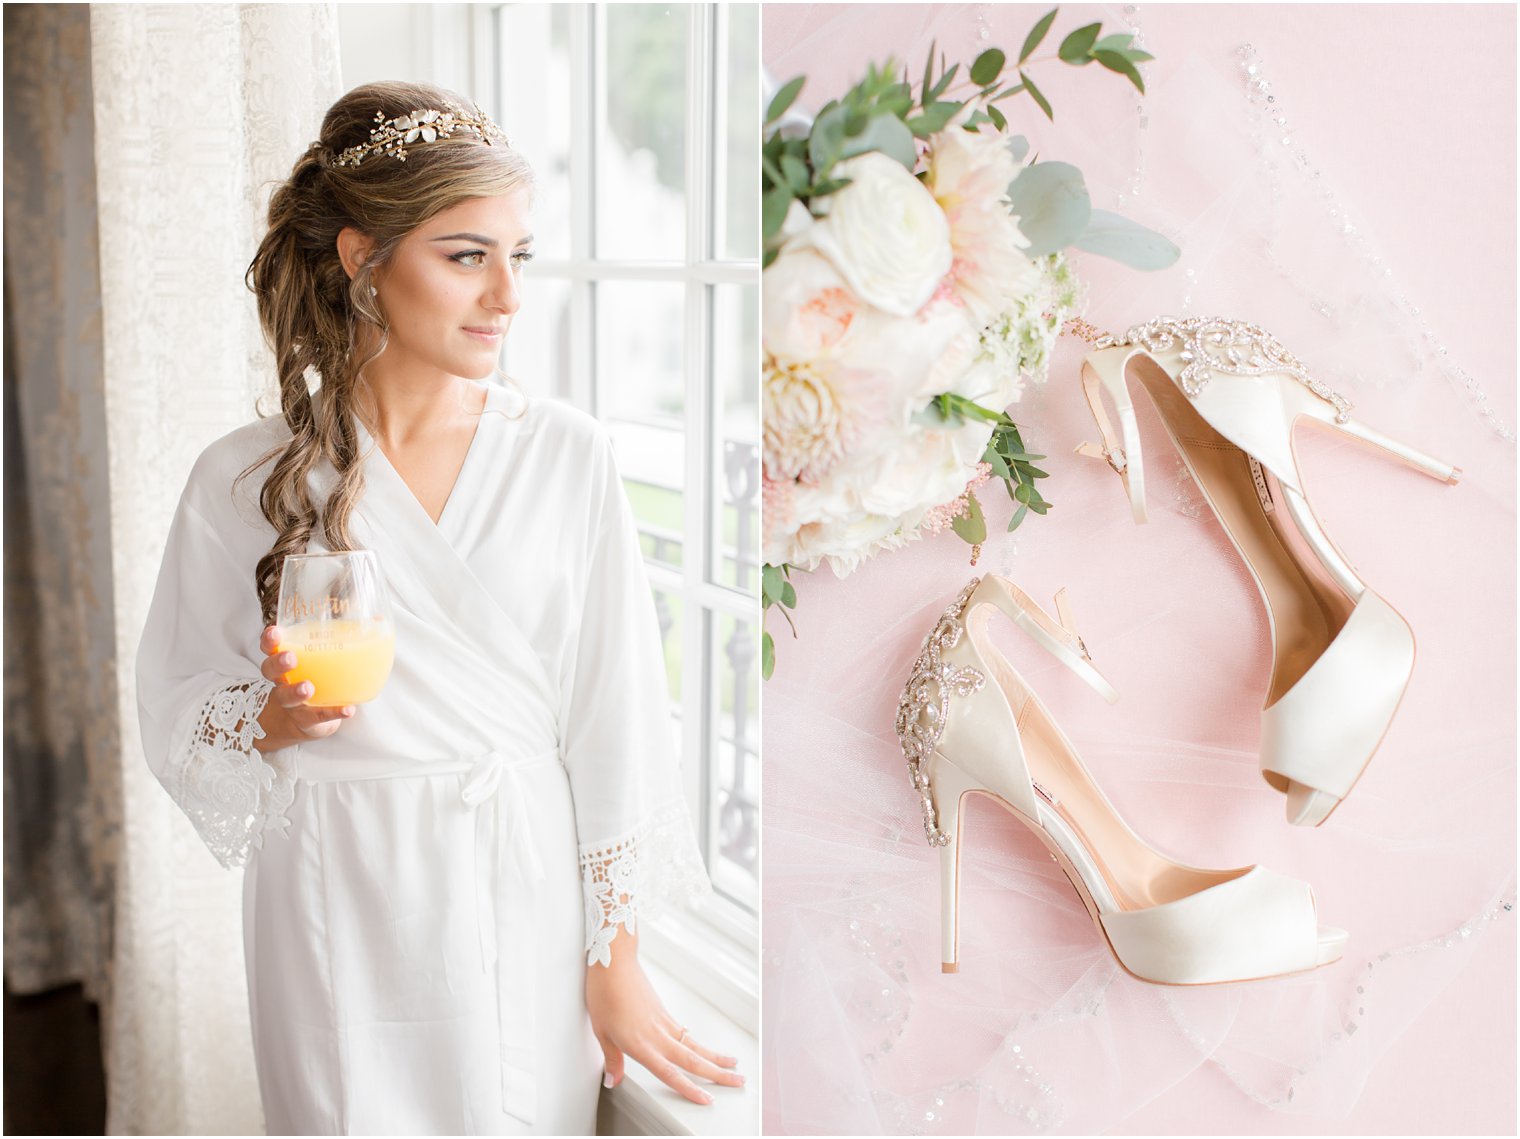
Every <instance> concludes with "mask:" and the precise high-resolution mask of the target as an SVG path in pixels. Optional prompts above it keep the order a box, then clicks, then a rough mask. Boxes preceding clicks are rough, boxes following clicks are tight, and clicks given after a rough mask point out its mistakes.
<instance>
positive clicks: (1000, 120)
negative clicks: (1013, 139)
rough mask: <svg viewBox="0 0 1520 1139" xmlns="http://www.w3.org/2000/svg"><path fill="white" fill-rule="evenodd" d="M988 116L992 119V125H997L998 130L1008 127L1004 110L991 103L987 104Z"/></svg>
mask: <svg viewBox="0 0 1520 1139" xmlns="http://www.w3.org/2000/svg"><path fill="white" fill-rule="evenodd" d="M987 117H988V118H989V119H991V120H992V125H993V126H995V127H997V129H998V130H1000V131H1005V130H1007V129H1008V120H1007V118H1005V117H1004V115H1003V112H1002V111H1000V110H998V109H997V108H996V107H994V106H993V105H992V104H991V103H988V104H987Z"/></svg>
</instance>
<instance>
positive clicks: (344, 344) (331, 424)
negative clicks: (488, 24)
mask: <svg viewBox="0 0 1520 1139" xmlns="http://www.w3.org/2000/svg"><path fill="white" fill-rule="evenodd" d="M445 101H447V102H451V103H453V104H454V105H455V106H457V107H460V108H464V109H466V110H470V111H474V112H476V113H478V110H477V109H476V106H475V103H474V102H473V101H472V100H468V99H464V98H462V97H460V96H459V95H456V94H454V93H453V92H451V91H447V90H445V89H443V88H441V87H434V86H432V85H430V84H426V83H400V82H384V83H367V84H365V85H364V86H362V87H355V88H354V89H353V90H352V91H350V92H348V94H346V95H344V96H343V97H342V98H341V99H339V100H338V101H337V102H336V103H334V104H333V105H332V107H331V109H330V110H328V112H327V114H326V116H324V117H323V119H322V130H321V137H320V138H318V139H317V141H316V142H314V143H312V144H311V145H310V146H309V147H308V148H307V150H306V152H305V153H304V154H303V155H301V157H300V158H299V159H297V160H296V164H295V168H294V169H293V170H292V171H291V172H290V176H289V177H288V178H286V179H285V180H284V181H283V182H281V183H280V184H279V185H278V186H277V187H276V188H275V191H274V194H273V196H272V197H271V199H270V202H269V232H268V233H267V234H265V236H264V239H263V241H261V242H260V243H259V248H258V252H257V253H255V254H254V257H253V261H252V263H251V264H250V265H249V266H248V272H247V274H246V275H245V277H244V282H245V283H246V284H247V286H248V288H249V289H250V290H251V291H252V292H253V294H254V296H255V297H256V298H257V300H258V308H259V323H260V324H261V325H262V326H263V329H264V336H265V338H266V339H267V340H268V342H269V346H270V348H271V349H273V351H274V357H275V362H276V366H277V368H278V370H279V384H280V410H281V413H282V414H283V415H284V417H285V422H286V423H287V424H288V425H289V427H290V436H291V437H290V442H289V444H287V445H285V446H283V447H281V448H276V449H275V450H274V451H271V452H269V453H268V454H266V455H264V456H263V457H262V458H260V459H259V460H258V461H257V462H256V463H254V464H252V465H251V466H249V467H248V468H247V469H246V470H244V471H243V472H242V473H241V474H240V475H238V479H237V481H238V482H239V483H240V482H241V481H242V480H243V479H245V478H247V477H248V476H249V475H250V474H252V473H253V472H254V471H256V470H258V469H259V468H260V467H262V466H264V465H265V464H266V463H268V462H269V461H270V460H271V459H274V460H275V463H274V467H273V469H272V470H271V471H270V474H269V477H268V478H267V479H266V480H265V482H264V485H263V490H262V491H261V493H260V497H259V505H260V507H261V509H262V510H263V513H264V517H265V518H266V519H268V521H269V524H270V525H271V526H272V527H274V531H275V533H276V534H277V535H278V537H277V538H276V539H275V543H274V545H273V546H272V547H271V548H270V550H269V552H268V553H266V554H265V555H264V556H263V557H262V558H260V559H259V562H258V566H257V568H256V569H255V571H254V588H255V590H256V591H257V593H258V598H259V605H260V608H261V609H262V610H263V614H264V623H265V624H266V625H268V624H273V623H274V621H275V615H276V610H277V608H278V604H279V596H280V574H281V568H282V566H283V564H284V560H285V557H286V555H287V554H299V553H304V552H305V551H306V548H307V543H308V542H309V540H310V538H311V535H312V532H313V530H314V529H315V528H316V527H317V525H318V523H319V521H320V525H321V527H322V531H321V533H322V538H323V541H324V542H325V543H326V544H327V547H328V548H329V549H331V550H334V551H341V550H350V549H353V546H352V544H351V542H350V539H349V532H348V522H349V516H350V515H351V514H352V512H353V508H354V504H355V503H356V502H357V501H358V500H359V497H360V494H361V492H362V491H363V488H364V479H363V464H362V463H360V462H359V454H358V433H357V431H356V429H355V424H354V415H353V409H354V390H355V385H356V383H358V382H359V380H360V372H361V370H362V369H363V367H364V366H365V365H366V364H368V363H370V361H372V360H374V359H375V358H376V357H377V356H379V355H380V354H381V353H382V352H384V351H385V346H386V344H387V342H388V339H389V325H388V323H387V320H386V317H385V313H384V311H383V310H382V309H381V307H380V306H379V305H378V304H377V303H376V298H375V297H374V296H372V295H371V293H370V275H371V272H372V270H374V269H375V268H377V267H378V266H381V265H384V264H385V263H386V262H387V261H388V260H389V259H390V258H391V256H392V255H393V254H394V252H395V250H396V247H397V246H398V245H399V244H400V243H401V240H402V239H403V238H404V237H406V235H407V234H408V233H410V232H411V231H412V230H414V229H416V228H417V227H418V226H419V225H422V224H423V223H424V222H426V221H427V220H428V219H429V218H431V217H434V216H435V215H437V214H438V213H440V212H442V211H443V210H446V209H448V208H450V207H451V206H455V205H457V204H459V203H460V202H463V201H466V200H468V199H470V198H483V197H494V196H498V195H501V194H506V193H510V192H512V191H513V190H516V189H518V188H520V187H523V186H530V185H531V184H532V181H533V172H532V170H531V169H530V168H529V166H528V164H527V162H526V161H524V159H523V158H522V156H521V155H520V154H518V153H517V152H516V151H515V150H513V149H511V148H510V147H508V146H504V145H501V143H500V141H499V139H498V140H497V141H496V142H495V143H494V144H491V145H488V144H487V143H485V142H483V141H482V140H481V139H480V137H479V136H478V135H476V134H475V133H473V132H471V131H466V130H460V131H456V132H455V133H454V135H453V136H452V137H450V138H446V139H445V138H439V139H437V140H436V141H434V142H419V143H414V144H412V145H411V146H408V147H407V157H406V160H405V161H404V162H403V161H400V160H398V159H396V158H393V157H391V156H390V155H386V154H377V153H371V154H369V155H367V156H366V157H365V158H364V159H363V160H362V161H360V162H359V163H358V164H357V165H354V166H337V167H335V166H331V165H329V161H330V160H331V159H332V158H333V157H334V156H335V155H338V154H340V153H342V152H343V151H344V150H345V149H346V148H348V147H350V146H357V145H360V144H363V143H365V142H368V141H369V135H370V131H371V129H373V127H374V126H375V114H376V112H377V111H378V112H379V113H380V114H381V115H382V116H383V117H384V118H385V119H386V120H390V119H394V118H397V117H398V116H401V115H406V114H410V113H411V112H412V111H415V110H422V109H426V108H436V109H439V110H442V109H443V106H444V102H445ZM347 226H352V227H353V228H354V229H356V230H358V231H359V232H360V233H363V234H365V235H366V236H368V237H370V238H372V239H373V241H374V245H373V247H372V249H371V251H370V253H369V254H368V256H367V257H366V259H365V261H364V264H363V266H361V267H360V268H359V270H358V271H357V272H356V273H355V274H354V276H353V277H352V279H350V277H349V276H348V273H347V271H346V270H345V269H344V267H343V262H342V261H341V259H340V258H339V256H338V247H337V240H338V233H339V232H340V231H341V230H342V229H344V228H345V227H347ZM361 324H367V325H370V326H373V330H374V335H375V336H376V337H377V346H376V347H375V348H374V350H373V351H371V352H369V353H368V354H367V355H364V356H363V358H362V359H361V358H360V353H359V352H358V351H356V344H357V343H358V336H357V334H358V333H359V331H360V326H361ZM309 378H310V379H314V380H315V381H316V382H317V383H318V384H319V385H320V388H321V392H322V397H323V398H322V414H321V415H320V416H319V415H318V414H317V409H316V406H315V404H314V401H313V399H312V395H311V394H310V390H309V386H310V385H309ZM324 458H325V459H326V460H327V461H328V462H330V463H331V464H332V466H333V469H334V470H335V471H336V472H337V474H338V481H337V482H336V484H335V485H334V487H333V489H332V491H331V492H330V493H329V494H328V496H327V499H326V501H325V502H323V503H317V502H313V501H312V495H311V492H310V488H309V486H308V482H307V478H308V476H309V475H310V473H311V471H312V470H313V469H314V468H315V467H316V466H317V464H318V463H319V462H320V461H321V460H322V459H324Z"/></svg>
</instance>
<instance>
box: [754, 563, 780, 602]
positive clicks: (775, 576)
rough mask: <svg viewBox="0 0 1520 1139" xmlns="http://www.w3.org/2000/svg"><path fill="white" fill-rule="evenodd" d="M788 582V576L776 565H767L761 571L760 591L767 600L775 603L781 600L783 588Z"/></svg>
mask: <svg viewBox="0 0 1520 1139" xmlns="http://www.w3.org/2000/svg"><path fill="white" fill-rule="evenodd" d="M786 584H787V580H786V578H785V577H784V576H783V575H782V573H781V571H780V570H779V569H777V568H776V567H775V566H769V565H768V566H765V567H763V568H762V569H761V571H760V591H761V592H762V593H763V594H764V595H765V600H766V601H767V602H770V603H772V604H774V603H775V602H777V601H780V600H781V589H782V587H783V586H785V585H786Z"/></svg>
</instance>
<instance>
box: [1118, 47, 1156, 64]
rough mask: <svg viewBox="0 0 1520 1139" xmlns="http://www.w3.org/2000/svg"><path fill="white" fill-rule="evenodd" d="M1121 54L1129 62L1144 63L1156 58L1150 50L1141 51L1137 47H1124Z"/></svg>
mask: <svg viewBox="0 0 1520 1139" xmlns="http://www.w3.org/2000/svg"><path fill="white" fill-rule="evenodd" d="M1123 55H1124V57H1125V58H1126V59H1128V60H1129V61H1130V62H1131V63H1146V62H1147V61H1149V60H1152V59H1155V58H1156V57H1155V56H1154V55H1152V54H1151V53H1150V52H1148V51H1141V50H1140V49H1139V48H1137V47H1132V48H1126V49H1125V51H1124V52H1123Z"/></svg>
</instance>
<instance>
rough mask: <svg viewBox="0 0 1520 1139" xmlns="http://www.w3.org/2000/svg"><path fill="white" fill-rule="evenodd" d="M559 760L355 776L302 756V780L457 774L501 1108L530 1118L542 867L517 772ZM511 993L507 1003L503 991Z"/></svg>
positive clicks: (446, 763) (501, 757) (465, 761)
mask: <svg viewBox="0 0 1520 1139" xmlns="http://www.w3.org/2000/svg"><path fill="white" fill-rule="evenodd" d="M558 761H559V749H558V748H551V749H549V750H547V751H542V752H539V753H538V754H537V755H528V756H509V755H506V754H503V753H502V752H497V751H493V752H488V753H487V754H485V755H482V756H479V757H476V758H463V757H461V758H459V759H441V760H429V761H427V762H426V763H422V764H416V765H414V766H411V767H407V768H402V769H398V770H395V771H390V772H383V773H376V774H369V773H366V774H364V775H357V776H356V775H354V774H352V773H353V771H354V768H353V765H352V764H350V763H347V762H346V761H337V762H334V763H331V764H321V763H318V762H316V761H315V759H310V760H303V762H302V763H301V767H300V771H299V777H300V778H301V780H302V781H304V782H307V783H339V782H351V781H355V780H368V779H407V778H426V777H433V776H440V775H462V776H464V783H463V786H462V787H461V788H460V792H459V798H460V800H461V801H462V802H463V804H464V806H465V808H466V809H467V810H471V811H474V812H475V843H474V846H475V857H474V861H475V912H476V914H477V915H478V919H477V920H478V923H479V940H480V968H481V971H482V972H492V971H493V970H494V972H495V982H496V1031H497V1037H498V1040H499V1045H500V1046H499V1051H500V1064H501V1109H502V1111H503V1112H505V1113H506V1114H507V1115H510V1116H512V1117H514V1118H515V1119H519V1120H521V1121H522V1122H523V1123H524V1124H525V1125H527V1126H529V1127H531V1126H532V1125H533V1119H534V1116H535V1115H536V1114H537V1112H538V1081H537V1078H536V1076H535V1072H534V1056H535V1054H536V1052H537V1045H538V1032H537V1022H538V1009H537V991H538V990H537V983H536V980H535V979H536V977H537V969H536V965H537V952H538V891H539V883H540V882H542V881H543V880H544V866H543V862H542V861H541V860H540V858H539V854H538V839H537V837H536V836H535V835H534V833H533V812H532V810H531V809H530V806H529V803H528V795H527V788H526V784H525V783H524V781H523V773H524V772H526V771H529V770H531V769H535V768H537V767H539V766H541V765H546V764H550V763H556V762H558ZM509 994H510V995H511V997H512V998H513V999H512V1001H511V1003H510V1006H509V1003H508V1000H507V997H508V995H509Z"/></svg>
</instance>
